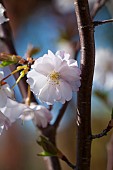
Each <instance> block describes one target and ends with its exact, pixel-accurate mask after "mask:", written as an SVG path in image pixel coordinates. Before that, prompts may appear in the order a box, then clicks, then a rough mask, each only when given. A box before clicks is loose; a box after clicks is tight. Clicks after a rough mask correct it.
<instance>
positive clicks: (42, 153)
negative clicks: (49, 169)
mask: <svg viewBox="0 0 113 170" xmlns="http://www.w3.org/2000/svg"><path fill="white" fill-rule="evenodd" d="M37 155H38V156H56V155H53V154H51V153H49V152H46V151H43V152H41V153H38V154H37Z"/></svg>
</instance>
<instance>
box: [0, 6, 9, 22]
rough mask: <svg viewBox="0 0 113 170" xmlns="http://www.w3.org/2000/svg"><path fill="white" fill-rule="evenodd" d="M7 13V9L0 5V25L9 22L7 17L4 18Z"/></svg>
mask: <svg viewBox="0 0 113 170" xmlns="http://www.w3.org/2000/svg"><path fill="white" fill-rule="evenodd" d="M5 11H6V10H5V8H4V7H3V5H2V4H1V3H0V24H3V23H4V22H7V21H9V18H5V16H4V12H5Z"/></svg>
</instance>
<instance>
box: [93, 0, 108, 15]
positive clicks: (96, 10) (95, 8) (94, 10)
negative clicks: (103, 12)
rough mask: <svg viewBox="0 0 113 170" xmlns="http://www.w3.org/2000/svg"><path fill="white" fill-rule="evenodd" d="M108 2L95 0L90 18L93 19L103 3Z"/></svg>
mask: <svg viewBox="0 0 113 170" xmlns="http://www.w3.org/2000/svg"><path fill="white" fill-rule="evenodd" d="M107 1H108V0H97V1H96V2H95V3H94V5H93V8H92V10H91V16H92V18H94V17H95V15H96V14H97V12H98V11H99V10H100V9H101V8H102V7H103V6H104V5H105V3H106V2H107Z"/></svg>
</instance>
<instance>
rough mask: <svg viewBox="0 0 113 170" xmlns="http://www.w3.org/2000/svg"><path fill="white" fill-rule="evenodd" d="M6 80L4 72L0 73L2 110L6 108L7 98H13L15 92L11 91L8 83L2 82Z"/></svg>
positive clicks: (0, 106)
mask: <svg viewBox="0 0 113 170" xmlns="http://www.w3.org/2000/svg"><path fill="white" fill-rule="evenodd" d="M3 78H4V73H3V71H0V108H2V107H5V105H6V103H7V98H8V97H10V98H13V96H14V93H13V90H11V89H10V87H9V85H8V84H7V83H2V82H1V80H2V79H3Z"/></svg>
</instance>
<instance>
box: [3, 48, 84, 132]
mask: <svg viewBox="0 0 113 170" xmlns="http://www.w3.org/2000/svg"><path fill="white" fill-rule="evenodd" d="M80 74H81V71H80V69H79V68H78V65H77V62H76V60H74V59H71V58H70V55H69V54H68V53H66V52H64V51H58V52H57V53H56V54H53V53H52V52H51V51H48V54H45V55H44V56H43V57H40V58H38V59H36V60H35V62H34V64H32V66H31V70H30V71H28V73H27V83H28V84H29V85H30V89H31V91H33V93H34V94H35V95H36V97H37V98H38V99H39V100H40V101H42V102H45V103H47V104H48V105H53V104H54V102H56V101H57V102H61V103H62V104H64V103H65V102H66V101H69V100H71V99H72V92H73V91H78V90H79V87H80ZM0 100H1V102H0V133H1V132H2V130H3V129H4V128H5V129H8V127H9V126H10V125H11V124H12V123H13V122H15V121H16V120H17V119H19V118H20V119H22V120H29V119H32V120H33V122H34V124H35V125H36V126H38V127H43V128H45V127H46V126H47V125H48V123H49V122H50V121H51V119H52V115H51V113H50V111H49V110H48V109H47V108H46V107H44V106H41V105H30V106H27V105H25V104H22V103H18V102H17V101H15V98H14V92H13V90H11V89H10V86H9V85H8V84H7V83H6V82H4V73H3V72H2V71H1V72H0Z"/></svg>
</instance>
